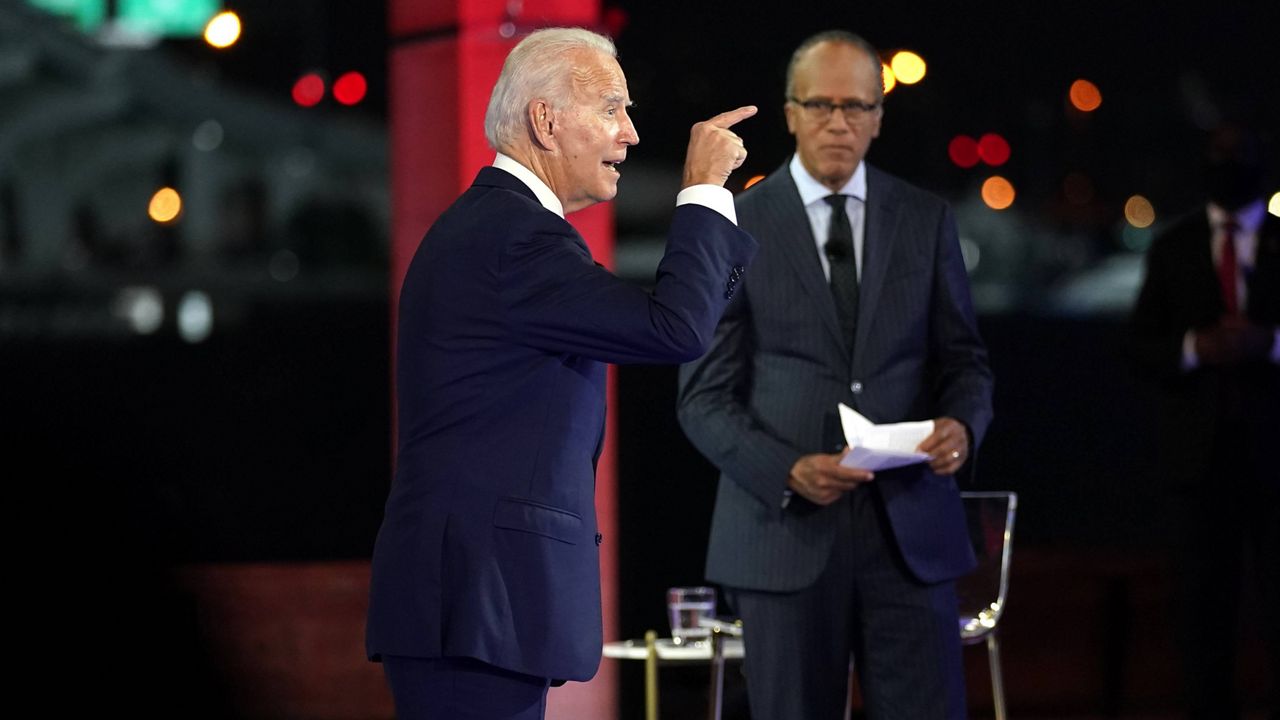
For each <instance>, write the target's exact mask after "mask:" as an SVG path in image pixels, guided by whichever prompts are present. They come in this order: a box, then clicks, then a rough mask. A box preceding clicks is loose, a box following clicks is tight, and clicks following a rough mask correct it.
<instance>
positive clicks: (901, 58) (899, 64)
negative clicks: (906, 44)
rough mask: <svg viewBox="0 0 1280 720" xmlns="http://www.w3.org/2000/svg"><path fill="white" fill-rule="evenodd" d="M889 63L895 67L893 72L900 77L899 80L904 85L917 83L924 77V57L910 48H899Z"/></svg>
mask: <svg viewBox="0 0 1280 720" xmlns="http://www.w3.org/2000/svg"><path fill="white" fill-rule="evenodd" d="M889 65H890V67H892V68H893V74H894V76H895V77H897V78H898V82H900V83H902V84H904V85H915V84H916V83H918V82H920V81H921V80H923V79H924V73H925V64H924V58H922V57H920V56H919V55H917V54H915V53H913V52H911V51H910V50H899V51H898V52H896V53H894V54H893V59H892V60H890V61H889Z"/></svg>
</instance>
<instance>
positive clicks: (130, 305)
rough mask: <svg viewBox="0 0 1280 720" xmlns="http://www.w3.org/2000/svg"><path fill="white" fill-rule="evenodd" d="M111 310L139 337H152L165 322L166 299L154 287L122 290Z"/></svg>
mask: <svg viewBox="0 0 1280 720" xmlns="http://www.w3.org/2000/svg"><path fill="white" fill-rule="evenodd" d="M111 310H112V314H114V315H115V316H116V317H118V318H121V319H122V320H124V321H125V322H127V323H129V326H130V327H132V328H133V331H134V332H136V333H138V334H139V335H150V334H151V333H153V332H155V331H156V330H159V329H160V325H161V324H162V323H163V322H164V299H163V297H161V295H160V291H159V290H157V289H155V288H153V287H126V288H122V289H121V290H120V292H119V293H117V294H116V299H115V302H114V303H112V308H111Z"/></svg>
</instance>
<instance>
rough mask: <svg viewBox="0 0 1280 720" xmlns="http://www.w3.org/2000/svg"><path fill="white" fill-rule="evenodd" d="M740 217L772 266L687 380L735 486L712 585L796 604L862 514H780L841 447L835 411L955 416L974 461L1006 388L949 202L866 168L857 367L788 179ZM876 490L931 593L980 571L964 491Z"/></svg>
mask: <svg viewBox="0 0 1280 720" xmlns="http://www.w3.org/2000/svg"><path fill="white" fill-rule="evenodd" d="M737 204H738V219H739V223H740V224H741V226H742V228H743V229H744V230H746V231H748V232H750V233H751V234H752V235H753V236H755V237H756V238H757V239H758V240H759V241H760V255H759V257H758V258H757V259H756V262H755V264H754V265H753V266H752V269H751V275H750V277H749V278H748V279H747V280H746V282H745V283H744V285H743V290H742V292H740V293H739V294H738V297H737V298H736V299H735V300H734V301H733V302H732V303H731V304H730V306H729V308H728V310H726V312H725V316H724V319H723V320H722V321H721V323H720V326H719V328H718V329H717V331H716V337H715V340H714V341H713V343H712V346H711V349H710V350H708V352H707V354H706V356H704V357H703V358H701V359H700V360H698V361H696V362H694V363H691V364H689V365H686V366H685V367H683V368H681V374H680V392H679V411H678V413H679V418H680V424H681V426H682V427H683V428H684V430H685V433H686V434H687V435H688V436H689V438H690V440H691V441H692V442H693V444H694V445H695V446H696V447H697V448H698V449H699V450H700V451H701V452H702V453H703V454H704V455H705V456H706V457H707V458H708V459H710V460H711V461H712V462H713V463H714V464H715V465H716V466H717V467H718V468H719V469H720V470H721V473H722V475H721V479H720V486H719V492H718V493H717V495H716V505H715V511H714V514H713V516H712V521H711V538H710V545H709V548H708V551H707V567H706V572H707V578H708V579H709V580H712V581H714V582H718V583H722V584H724V585H728V586H731V587H737V588H743V589H750V590H764V591H775V592H789V591H794V590H799V589H801V588H804V587H806V586H808V585H809V584H811V583H812V582H814V580H816V579H817V577H818V575H819V573H820V572H821V571H822V569H823V568H824V567H825V566H826V563H827V558H828V556H829V555H830V550H831V546H832V543H833V541H834V538H835V533H836V524H837V514H838V513H841V512H844V513H847V512H848V509H847V507H846V498H842V499H841V500H839V501H837V502H835V503H833V504H831V505H828V506H825V507H819V506H816V505H814V504H812V503H809V502H808V501H806V500H803V499H801V498H799V497H798V496H797V497H796V498H794V499H793V501H792V502H791V503H790V504H789V505H788V506H787V507H786V508H785V509H783V508H782V497H783V491H784V490H785V489H786V487H787V476H788V475H789V474H790V471H791V467H792V466H793V465H794V464H795V462H796V460H798V459H799V458H800V456H802V455H806V454H810V453H817V452H833V451H834V450H835V449H836V447H838V445H839V444H841V443H842V435H841V433H840V430H839V421H838V416H837V414H836V405H837V403H839V402H844V403H846V404H848V405H850V406H852V407H854V408H856V409H857V410H858V411H859V412H860V413H862V414H863V415H865V416H866V417H867V418H869V419H870V420H871V421H872V422H877V423H889V422H901V421H907V420H925V419H929V418H934V417H938V416H942V415H947V416H951V417H954V418H956V419H958V420H960V421H961V422H963V423H964V424H965V425H966V426H967V427H968V429H969V430H970V431H971V433H972V436H973V444H974V449H975V451H976V447H977V445H978V444H979V443H980V442H981V441H982V437H983V435H984V434H985V432H986V429H987V425H988V424H989V423H990V421H991V415H992V410H991V391H992V377H991V371H990V369H989V367H988V364H987V354H986V349H985V347H984V345H983V343H982V340H981V338H980V337H979V335H978V329H977V323H976V321H975V319H974V313H973V307H972V303H971V302H970V297H969V284H968V277H967V275H966V273H965V268H964V262H963V260H962V258H961V256H960V246H959V242H958V238H957V236H956V225H955V221H954V219H953V218H952V216H951V212H950V210H949V209H948V208H947V206H946V204H945V203H944V202H942V200H940V199H939V198H937V197H935V196H933V195H931V194H929V193H926V192H924V191H923V190H920V189H919V188H916V187H914V186H912V185H909V184H907V183H905V182H903V181H901V180H898V179H896V178H894V177H892V176H891V175H888V174H886V173H883V172H881V171H879V170H877V169H876V168H873V167H870V166H868V167H867V203H866V226H865V227H866V232H865V242H864V247H863V263H862V273H861V283H860V285H861V287H860V293H859V298H860V300H859V306H858V325H857V337H856V339H855V344H854V350H853V354H852V356H850V354H849V352H848V350H847V349H846V348H845V347H844V341H843V339H842V337H841V333H840V329H839V324H838V322H837V319H836V310H835V303H834V301H833V299H832V296H831V291H830V287H829V285H828V282H827V280H826V278H825V276H824V275H823V272H822V266H821V264H820V262H819V259H818V250H817V244H816V243H815V242H814V238H813V231H812V229H811V227H810V224H809V219H808V216H807V214H806V213H805V209H804V206H803V204H802V202H801V200H800V194H799V191H798V190H797V189H796V186H795V182H794V181H793V180H792V178H791V174H790V172H789V170H788V166H787V165H786V164H784V165H783V166H782V167H781V168H779V169H778V170H777V171H775V172H774V173H772V174H771V175H770V176H769V177H768V178H766V179H764V180H763V181H761V182H760V183H758V184H757V185H755V186H754V187H752V188H751V189H750V190H748V191H747V192H745V193H743V194H742V195H741V196H740V197H739V198H738V203H737ZM971 465H972V463H970V464H969V466H971ZM969 466H966V467H969ZM875 486H876V488H877V489H878V490H879V495H880V496H881V497H882V498H883V499H884V503H885V510H886V515H887V517H888V519H889V524H890V525H891V527H892V530H893V534H894V537H895V539H896V540H897V545H898V548H899V550H901V552H902V557H903V559H904V560H905V561H906V564H907V567H908V568H909V569H910V571H911V572H912V573H913V574H914V575H915V576H916V577H917V578H918V579H920V580H922V581H925V582H937V581H940V580H947V579H951V578H955V577H958V576H959V575H961V574H963V573H965V572H967V571H968V570H969V569H970V568H972V566H973V562H974V560H973V552H972V549H971V547H970V545H969V541H968V535H967V532H966V530H965V521H964V511H963V508H962V506H961V503H960V497H959V493H958V489H957V486H956V482H955V480H954V479H953V478H951V477H941V476H938V475H934V474H933V473H932V472H930V471H929V469H928V467H927V465H919V464H918V465H912V466H908V467H905V468H900V469H894V470H887V471H881V472H878V473H876V480H875Z"/></svg>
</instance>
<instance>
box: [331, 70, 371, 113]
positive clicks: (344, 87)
mask: <svg viewBox="0 0 1280 720" xmlns="http://www.w3.org/2000/svg"><path fill="white" fill-rule="evenodd" d="M368 89H369V84H368V83H367V82H365V79H364V75H361V74H360V73H358V72H356V71H354V70H352V71H351V72H349V73H343V74H342V75H341V76H339V77H338V79H337V80H335V81H334V82H333V99H334V100H337V101H338V102H340V103H342V104H343V105H355V104H356V103H358V102H360V101H361V100H363V99H364V94H365V92H366V91H367V90H368Z"/></svg>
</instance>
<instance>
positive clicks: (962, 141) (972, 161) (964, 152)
mask: <svg viewBox="0 0 1280 720" xmlns="http://www.w3.org/2000/svg"><path fill="white" fill-rule="evenodd" d="M947 155H950V156H951V162H953V163H955V164H956V165H959V166H960V167H962V168H971V167H973V166H974V165H977V164H978V143H977V141H976V140H974V139H973V138H971V137H969V136H968V135H957V136H955V137H953V138H951V144H950V145H948V146H947Z"/></svg>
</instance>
